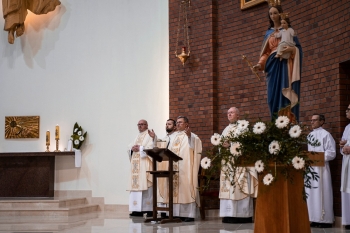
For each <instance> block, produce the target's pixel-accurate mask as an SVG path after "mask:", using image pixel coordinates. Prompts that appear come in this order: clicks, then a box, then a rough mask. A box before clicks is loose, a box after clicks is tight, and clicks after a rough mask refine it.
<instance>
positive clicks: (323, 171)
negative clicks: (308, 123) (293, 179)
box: [305, 127, 336, 223]
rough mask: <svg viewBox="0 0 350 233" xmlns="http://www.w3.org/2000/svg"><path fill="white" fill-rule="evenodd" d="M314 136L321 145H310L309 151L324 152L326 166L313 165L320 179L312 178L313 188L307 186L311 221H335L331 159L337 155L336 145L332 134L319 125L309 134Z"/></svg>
mask: <svg viewBox="0 0 350 233" xmlns="http://www.w3.org/2000/svg"><path fill="white" fill-rule="evenodd" d="M311 135H312V136H313V138H314V139H317V140H318V142H319V143H320V146H317V147H313V146H311V145H308V151H315V152H324V160H325V166H324V167H313V169H314V172H317V174H318V175H319V177H320V178H319V180H318V181H316V180H311V187H312V188H311V189H308V188H306V189H305V192H306V193H307V194H308V195H309V196H308V198H307V207H308V211H309V220H310V222H319V223H333V222H334V212H333V189H332V178H331V171H330V168H329V161H330V160H333V159H334V158H335V157H336V146H335V141H334V139H333V137H332V135H331V134H330V133H329V132H328V131H326V130H325V129H323V128H322V127H319V128H317V129H314V130H313V131H312V132H311V133H310V134H309V136H311Z"/></svg>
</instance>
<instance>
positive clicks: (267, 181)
mask: <svg viewBox="0 0 350 233" xmlns="http://www.w3.org/2000/svg"><path fill="white" fill-rule="evenodd" d="M272 181H273V176H272V175H271V173H269V174H267V175H266V176H264V179H263V182H264V185H270V184H271V182H272Z"/></svg>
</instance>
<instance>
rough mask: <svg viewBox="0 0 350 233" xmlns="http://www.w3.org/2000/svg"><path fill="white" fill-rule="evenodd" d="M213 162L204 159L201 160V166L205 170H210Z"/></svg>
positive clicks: (206, 158)
mask: <svg viewBox="0 0 350 233" xmlns="http://www.w3.org/2000/svg"><path fill="white" fill-rule="evenodd" d="M210 164H211V160H210V159H209V158H208V157H204V158H203V159H202V160H201V166H202V168H203V169H208V168H209V167H210Z"/></svg>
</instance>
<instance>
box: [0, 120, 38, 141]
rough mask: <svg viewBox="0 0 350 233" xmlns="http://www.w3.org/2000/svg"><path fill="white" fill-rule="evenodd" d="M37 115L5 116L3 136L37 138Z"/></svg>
mask: <svg viewBox="0 0 350 233" xmlns="http://www.w3.org/2000/svg"><path fill="white" fill-rule="evenodd" d="M39 120H40V117H39V116H6V117H5V138H6V139H9V138H39Z"/></svg>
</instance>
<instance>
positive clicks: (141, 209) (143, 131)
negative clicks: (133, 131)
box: [128, 120, 154, 216]
mask: <svg viewBox="0 0 350 233" xmlns="http://www.w3.org/2000/svg"><path fill="white" fill-rule="evenodd" d="M137 127H138V130H139V134H138V135H137V137H136V138H135V140H134V141H133V142H132V143H131V144H130V145H129V146H128V155H129V158H130V162H131V169H130V173H131V176H130V179H131V180H130V188H129V190H130V195H129V211H131V212H132V213H131V214H130V216H143V214H145V213H146V214H147V216H152V214H153V213H152V210H153V190H152V175H151V174H150V173H148V172H147V171H152V158H151V157H149V156H148V155H147V154H146V153H145V152H144V151H143V150H144V149H152V148H153V143H154V142H153V139H152V138H151V137H150V135H149V133H151V131H149V130H148V123H147V121H146V120H140V121H139V122H138V124H137ZM152 131H153V130H152Z"/></svg>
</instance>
